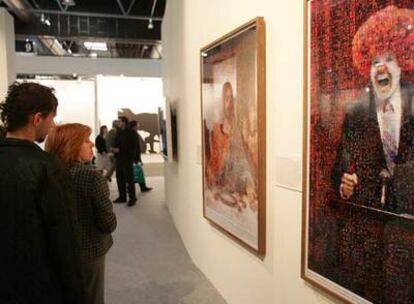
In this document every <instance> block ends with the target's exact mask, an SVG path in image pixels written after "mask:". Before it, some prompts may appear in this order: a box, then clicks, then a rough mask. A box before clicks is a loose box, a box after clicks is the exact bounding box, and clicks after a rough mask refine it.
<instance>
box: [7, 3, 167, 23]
mask: <svg viewBox="0 0 414 304" xmlns="http://www.w3.org/2000/svg"><path fill="white" fill-rule="evenodd" d="M3 1H4V0H3ZM155 2H156V0H155ZM25 11H28V12H31V13H34V14H50V15H66V16H81V17H95V18H110V19H129V20H150V19H152V21H162V19H163V18H162V17H146V16H134V15H117V14H101V13H92V12H75V11H70V12H68V11H65V12H62V11H56V10H46V9H25Z"/></svg>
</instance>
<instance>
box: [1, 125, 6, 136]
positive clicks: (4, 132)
mask: <svg viewBox="0 0 414 304" xmlns="http://www.w3.org/2000/svg"><path fill="white" fill-rule="evenodd" d="M5 136H6V128H5V127H4V126H2V125H0V138H2V137H5Z"/></svg>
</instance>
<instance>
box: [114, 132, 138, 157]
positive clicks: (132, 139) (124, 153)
mask: <svg viewBox="0 0 414 304" xmlns="http://www.w3.org/2000/svg"><path fill="white" fill-rule="evenodd" d="M114 147H115V148H119V153H117V154H116V158H117V159H119V160H121V161H128V162H131V163H132V162H141V149H140V147H139V137H138V133H137V132H135V131H134V130H132V129H129V128H127V129H125V130H119V131H118V132H117V134H116V137H115V145H114Z"/></svg>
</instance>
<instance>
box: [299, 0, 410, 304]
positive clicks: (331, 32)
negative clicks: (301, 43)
mask: <svg viewBox="0 0 414 304" xmlns="http://www.w3.org/2000/svg"><path fill="white" fill-rule="evenodd" d="M305 6H306V7H305V14H306V18H307V22H306V31H305V32H306V37H305V52H306V53H305V54H306V56H305V58H306V60H305V63H306V71H305V74H306V75H307V81H306V85H305V87H306V90H305V113H306V115H305V117H306V123H305V127H304V129H305V130H304V137H305V154H304V156H305V157H304V168H305V169H304V194H303V202H304V208H303V228H304V229H303V239H302V241H303V242H302V249H303V250H302V253H303V254H302V277H303V278H304V279H305V280H307V281H309V282H311V283H313V284H316V285H318V286H319V287H321V288H323V289H325V290H326V291H328V292H330V293H332V294H334V295H336V296H337V297H340V298H341V299H343V300H345V301H347V302H351V303H392V304H396V303H414V162H413V160H414V108H413V96H414V1H412V0H394V1H392V0H370V1H368V0H356V1H355V0H339V1H338V0H312V1H307V2H305ZM306 18H305V19H306Z"/></svg>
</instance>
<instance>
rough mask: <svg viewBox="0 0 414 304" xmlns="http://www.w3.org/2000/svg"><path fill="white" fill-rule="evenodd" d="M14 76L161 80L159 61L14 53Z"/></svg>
mask: <svg viewBox="0 0 414 304" xmlns="http://www.w3.org/2000/svg"><path fill="white" fill-rule="evenodd" d="M15 56H16V70H17V73H18V74H33V75H72V74H74V73H76V74H80V75H97V74H104V75H121V74H123V75H125V76H140V77H161V60H155V59H154V60H153V59H125V58H96V59H92V58H77V57H57V56H34V55H32V54H25V53H16V55H15Z"/></svg>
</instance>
